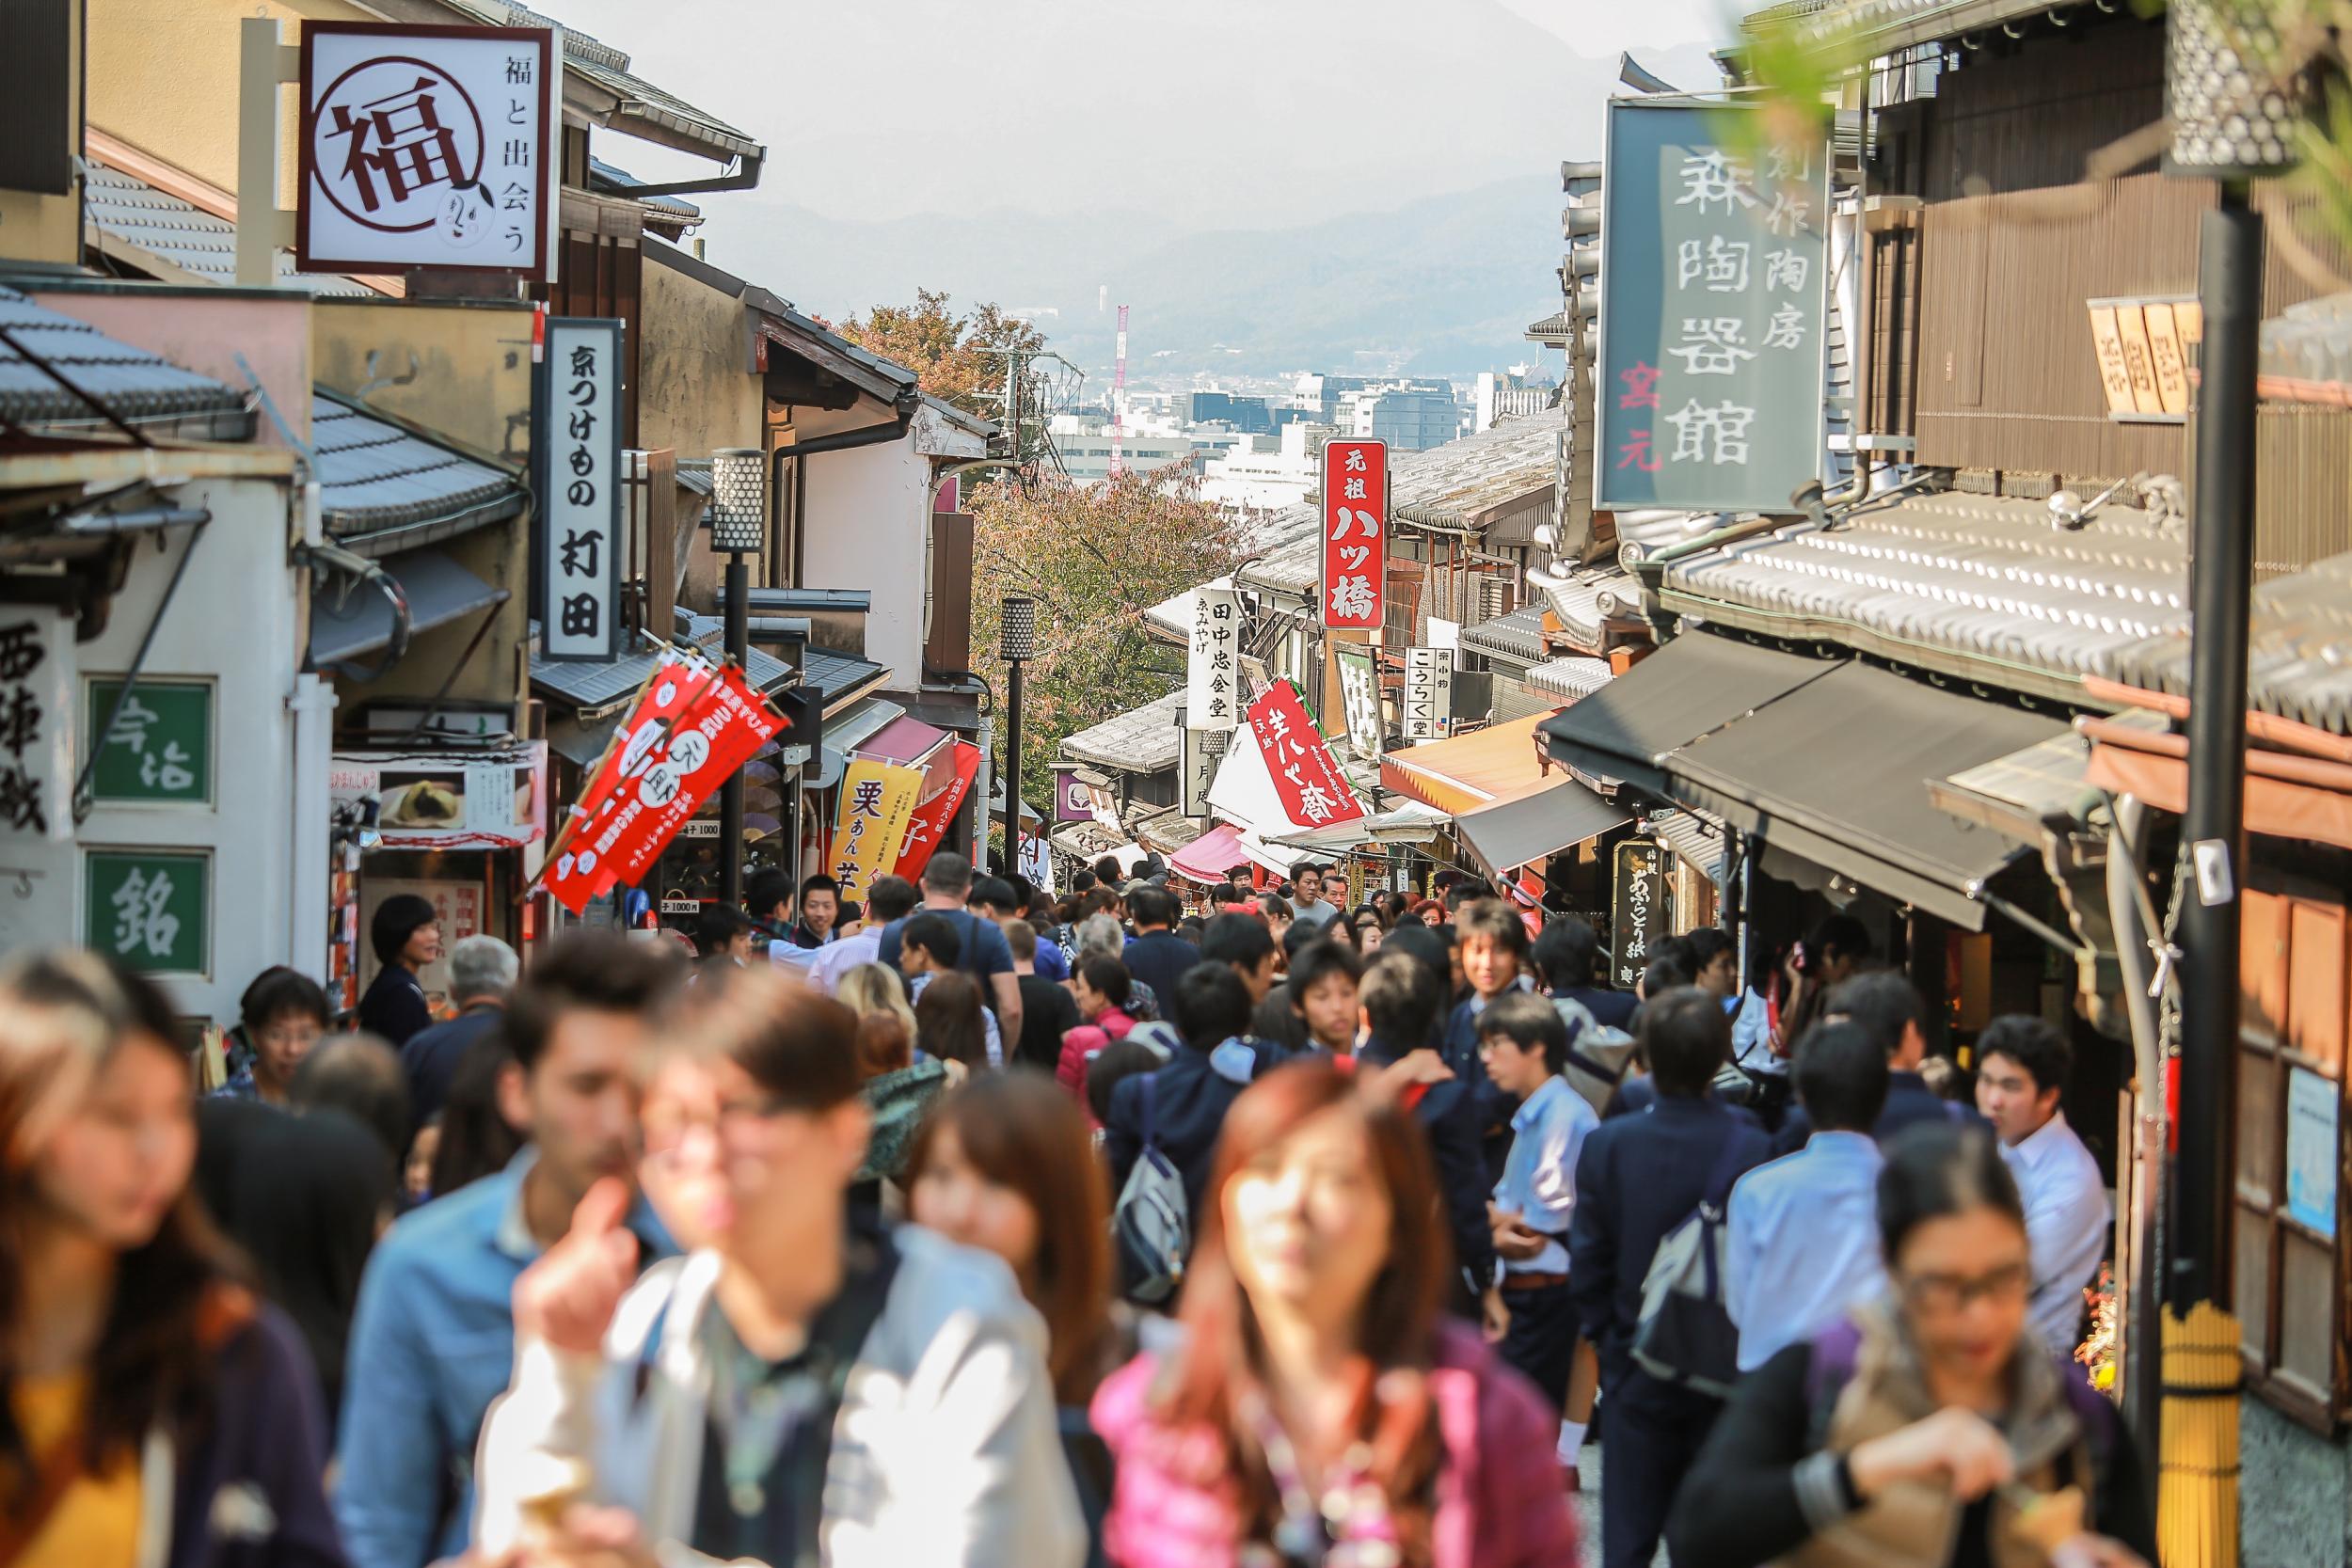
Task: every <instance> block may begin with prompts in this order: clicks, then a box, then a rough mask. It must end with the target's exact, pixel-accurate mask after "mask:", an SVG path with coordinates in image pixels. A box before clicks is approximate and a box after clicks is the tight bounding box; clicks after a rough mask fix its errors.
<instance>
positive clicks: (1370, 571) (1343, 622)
mask: <svg viewBox="0 0 2352 1568" xmlns="http://www.w3.org/2000/svg"><path fill="white" fill-rule="evenodd" d="M1388 571H1389V444H1388V443H1387V442H1386V441H1333V442H1331V443H1330V444H1329V445H1327V446H1326V447H1325V448H1324V449H1323V624H1324V625H1325V626H1336V627H1340V628H1343V629H1346V630H1354V631H1365V630H1376V629H1378V627H1379V626H1380V622H1381V618H1382V617H1383V616H1384V615H1385V614H1386V613H1387V611H1388V600H1387V591H1388Z"/></svg>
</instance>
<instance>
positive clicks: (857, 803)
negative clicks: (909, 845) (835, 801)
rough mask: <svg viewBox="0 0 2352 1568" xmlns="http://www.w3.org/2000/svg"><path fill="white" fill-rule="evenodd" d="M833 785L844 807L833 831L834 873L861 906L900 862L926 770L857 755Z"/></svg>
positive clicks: (844, 892)
mask: <svg viewBox="0 0 2352 1568" xmlns="http://www.w3.org/2000/svg"><path fill="white" fill-rule="evenodd" d="M834 787H835V789H836V790H837V791H838V793H839V795H840V801H841V803H840V806H839V808H838V819H837V820H836V821H835V822H834V830H833V865H832V867H831V870H832V872H833V878H834V881H836V882H839V883H840V884H841V896H842V897H844V898H855V899H858V900H860V901H861V902H862V901H863V900H864V899H865V898H866V895H867V894H869V893H870V892H872V891H873V886H874V879H875V878H876V877H879V876H881V875H882V868H883V867H884V866H886V865H889V864H892V863H895V862H896V860H897V858H898V846H899V844H900V842H901V841H903V840H904V838H905V837H906V831H907V824H908V823H909V822H911V821H913V820H914V805H915V797H916V796H917V795H919V794H920V793H922V789H923V770H922V769H921V768H903V767H900V766H899V765H898V764H897V763H895V762H878V761H876V760H875V759H874V758H872V757H853V758H851V759H850V766H849V767H848V768H846V769H845V770H844V771H843V772H842V775H841V783H840V784H837V785H835V786H834Z"/></svg>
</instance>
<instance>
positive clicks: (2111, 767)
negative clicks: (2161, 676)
mask: <svg viewBox="0 0 2352 1568" xmlns="http://www.w3.org/2000/svg"><path fill="white" fill-rule="evenodd" d="M2080 722H2081V727H2082V730H2083V732H2084V733H2085V734H2086V735H2088V736H2090V741H2091V748H2090V783H2091V784H2096V785H2097V786H2098V787H2100V788H2101V789H2105V790H2107V791H2109V792H2110V793H2112V794H2117V795H2124V794H2129V795H2137V797H2139V799H2141V800H2145V801H2147V802H2148V804H2150V805H2152V806H2153V807H2155V808H2156V809H2157V810H2158V811H2164V812H2170V813H2171V814H2172V815H2174V816H2181V815H2182V814H2184V813H2185V812H2186V811H2187V809H2188V737H2187V736H2180V735H2174V734H2172V733H2170V732H2169V731H2165V730H2151V729H2149V728H2146V727H2144V726H2140V725H2135V724H2131V723H2129V722H2126V721H2120V720H2114V719H2085V720H2083V721H2080ZM2246 831H2247V832H2252V833H2261V834H2263V835H2264V836H2265V837H2269V838H2299V839H2308V840H2310V841H2311V842H2312V843H2314V844H2333V845H2336V846H2339V847H2343V848H2346V849H2352V764H2347V763H2342V762H2337V761H2334V760H2332V759H2330V758H2328V757H2316V756H2307V755H2300V754H2297V753H2296V752H2280V751H2273V750H2270V749H2268V748H2266V747H2260V746H2255V747H2249V748H2248V750H2247V752H2246Z"/></svg>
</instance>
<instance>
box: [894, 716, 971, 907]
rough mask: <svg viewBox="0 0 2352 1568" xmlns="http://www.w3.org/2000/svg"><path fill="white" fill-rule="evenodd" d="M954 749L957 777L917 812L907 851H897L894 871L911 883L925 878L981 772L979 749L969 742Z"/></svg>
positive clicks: (904, 849) (916, 810)
mask: <svg viewBox="0 0 2352 1568" xmlns="http://www.w3.org/2000/svg"><path fill="white" fill-rule="evenodd" d="M955 745H956V771H955V776H954V777H953V778H951V779H950V780H948V782H947V786H946V788H945V789H942V790H941V791H940V792H939V793H938V794H936V795H934V796H932V797H931V798H930V800H925V801H923V802H921V803H920V804H919V805H917V806H916V807H915V808H914V821H913V822H911V823H909V824H908V825H907V842H906V847H904V848H902V849H900V850H899V851H898V865H897V866H896V867H894V868H893V869H894V870H896V871H897V873H898V875H899V876H901V877H904V878H905V879H907V880H908V881H910V882H911V881H914V879H916V878H918V877H920V876H922V875H923V868H924V867H925V866H927V865H929V864H930V863H931V853H932V851H933V850H935V849H937V848H938V847H939V846H940V841H941V840H942V839H944V838H946V834H947V824H948V823H950V822H953V821H954V820H955V819H956V812H957V811H958V810H959V809H960V808H961V806H962V805H963V798H964V796H965V795H967V794H969V793H970V792H971V789H972V780H973V777H974V776H975V775H976V774H977V773H978V772H979V770H980V749H979V748H978V747H977V746H975V745H973V744H972V743H971V742H970V741H968V740H959V741H957V742H956V743H955ZM982 836H985V825H983V832H982Z"/></svg>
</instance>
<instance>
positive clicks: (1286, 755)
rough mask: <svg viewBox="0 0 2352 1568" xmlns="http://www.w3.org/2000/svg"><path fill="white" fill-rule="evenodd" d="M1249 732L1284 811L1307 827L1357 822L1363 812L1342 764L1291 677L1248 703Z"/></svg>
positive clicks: (1294, 820) (1360, 802)
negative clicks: (1318, 730) (1342, 768)
mask: <svg viewBox="0 0 2352 1568" xmlns="http://www.w3.org/2000/svg"><path fill="white" fill-rule="evenodd" d="M1246 717H1247V718H1248V721H1249V731H1250V734H1251V736H1254V737H1255V738H1256V740H1257V742H1258V750H1259V751H1260V752H1262V753H1263V755H1264V757H1265V766H1266V772H1267V774H1268V775H1269V776H1270V777H1271V778H1272V780H1273V782H1274V792H1275V795H1276V796H1277V797H1278V798H1279V800H1281V802H1282V812H1283V815H1284V816H1288V817H1289V818H1290V819H1291V820H1292V821H1293V822H1295V823H1296V824H1297V825H1298V826H1300V827H1302V828H1324V827H1328V826H1330V825H1331V824H1333V823H1335V822H1352V821H1354V820H1356V819H1357V818H1358V817H1359V816H1363V815H1364V806H1363V802H1362V801H1360V800H1357V799H1356V792H1355V791H1354V790H1353V789H1350V788H1349V787H1348V784H1347V779H1346V777H1345V775H1343V773H1341V771H1340V765H1339V763H1338V761H1337V760H1335V759H1334V758H1333V757H1332V755H1331V748H1330V747H1328V746H1327V745H1325V744H1324V740H1323V736H1321V735H1319V734H1317V733H1316V732H1315V724H1314V721H1313V720H1312V719H1311V718H1309V717H1308V716H1307V707H1306V705H1305V704H1304V703H1301V702H1300V701H1299V700H1298V692H1297V690H1296V689H1295V688H1294V687H1293V686H1292V685H1291V684H1290V682H1288V681H1276V682H1275V683H1274V684H1273V685H1272V686H1269V687H1267V688H1266V689H1265V690H1264V691H1263V693H1261V694H1260V695H1259V697H1258V700H1257V701H1256V702H1254V703H1251V704H1250V705H1249V710H1248V714H1247V716H1246Z"/></svg>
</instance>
